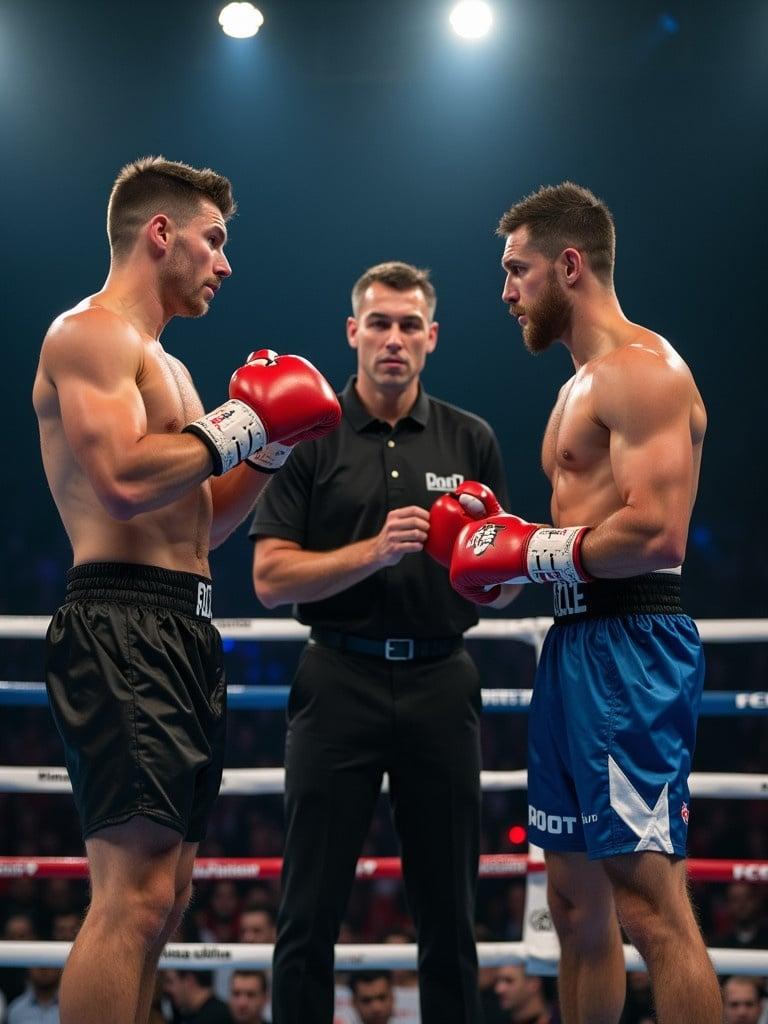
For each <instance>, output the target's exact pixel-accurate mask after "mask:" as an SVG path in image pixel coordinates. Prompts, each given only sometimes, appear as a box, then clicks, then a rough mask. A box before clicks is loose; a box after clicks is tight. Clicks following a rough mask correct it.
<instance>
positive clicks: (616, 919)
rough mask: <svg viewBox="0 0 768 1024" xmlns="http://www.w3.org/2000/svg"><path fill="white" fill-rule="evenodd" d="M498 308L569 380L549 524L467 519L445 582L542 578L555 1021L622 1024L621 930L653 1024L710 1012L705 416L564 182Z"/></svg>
mask: <svg viewBox="0 0 768 1024" xmlns="http://www.w3.org/2000/svg"><path fill="white" fill-rule="evenodd" d="M499 234H500V235H502V236H503V237H504V238H505V240H506V244H505V248H504V255H503V258H502V266H503V269H504V271H505V273H506V280H505V284H504V291H503V299H504V301H505V302H506V303H507V304H508V306H509V311H510V314H511V315H512V316H514V317H515V318H516V319H517V321H518V323H519V324H520V326H521V328H522V332H523V340H524V342H525V345H526V347H527V348H528V349H529V351H531V352H533V353H538V352H542V351H544V350H545V349H547V348H548V347H549V346H550V345H551V344H552V342H554V341H560V342H561V343H562V344H563V345H564V346H565V347H566V348H567V349H568V351H569V353H570V355H571V357H572V360H573V364H574V367H575V373H574V375H573V376H572V377H571V378H570V380H568V381H567V382H566V383H565V385H564V386H563V387H562V389H561V391H560V394H559V396H558V399H557V401H556V403H555V407H554V410H553V412H552V414H551V416H550V420H549V423H548V425H547V428H546V431H545V435H544V442H543V450H542V463H543V467H544V470H545V472H546V473H547V475H548V477H549V479H550V481H551V483H552V500H551V513H552V520H553V523H554V524H555V525H554V526H551V527H550V526H541V525H538V524H531V523H526V522H525V521H524V520H522V519H519V518H518V517H517V516H513V515H508V514H506V513H501V514H498V515H491V516H485V517H484V518H480V519H479V521H477V522H471V523H467V524H466V525H464V526H463V527H462V529H461V531H460V532H459V533H458V537H457V539H456V542H455V544H454V546H453V551H452V557H451V569H450V571H451V582H452V583H453V586H454V587H455V588H456V590H458V592H459V593H460V594H463V596H464V597H466V598H468V599H469V600H473V601H476V602H479V603H482V604H491V603H498V602H499V600H500V598H501V597H502V596H508V595H507V592H508V588H509V587H514V586H518V585H520V584H524V583H528V582H537V583H552V584H553V585H554V598H555V624H554V626H553V627H552V629H551V631H550V633H549V635H548V636H547V639H546V642H545V645H544V650H543V652H542V657H541V661H540V664H539V669H538V673H537V677H536V683H535V687H534V697H533V703H532V705H531V714H530V724H529V764H528V788H529V800H530V807H529V822H530V836H531V839H532V840H533V841H534V842H535V843H538V844H540V845H541V846H542V847H543V848H544V850H545V851H546V862H547V871H548V887H549V888H548V898H549V906H550V910H551V913H552V918H553V921H554V924H555V928H556V930H557V934H558V937H559V939H560V946H561V958H560V969H559V975H560V979H559V980H560V1004H561V1009H562V1012H563V1020H564V1024H617V1022H618V1020H619V1017H620V1015H621V1011H622V1007H623V1004H624V995H625V990H626V982H625V969H624V959H623V953H622V938H621V932H620V929H619V923H621V925H622V926H623V927H624V929H625V931H626V933H627V935H628V936H629V938H630V940H631V941H632V942H633V943H634V944H635V946H636V947H637V948H638V950H639V952H640V953H641V955H642V956H643V958H644V960H645V962H646V964H647V966H648V971H649V974H650V978H651V985H652V988H653V994H654V1000H655V1005H656V1010H657V1014H658V1017H657V1019H658V1020H659V1021H660V1022H665V1024H719V1022H720V1021H721V1019H722V1005H721V1000H720V993H719V990H718V985H717V979H716V977H715V974H714V972H713V970H712V967H711V964H710V962H709V958H708V956H707V952H706V948H705V946H704V943H703V941H702V937H701V933H700V931H699V928H698V925H697V923H696V919H695V916H694V914H693V910H692V908H691V905H690V901H689V898H688V895H687V891H686V885H685V860H684V857H685V834H686V826H687V823H688V813H689V812H688V804H689V801H688V788H687V777H688V772H689V770H690V766H691V757H692V754H693V746H694V739H695V731H696V719H697V716H698V710H699V703H700V698H701V687H702V678H703V658H702V652H701V644H700V641H699V638H698V634H697V632H696V627H695V626H694V624H693V622H692V621H691V620H690V619H689V618H688V617H687V616H686V615H684V614H683V610H682V607H681V604H680V575H679V573H680V565H681V563H682V561H683V557H684V554H685V545H686V540H687V533H688V524H689V521H690V515H691V509H692V507H693V503H694V500H695V498H696V491H697V487H698V479H699V467H700V464H701V450H702V443H703V439H704V432H705V429H706V413H705V410H704V405H703V402H702V400H701V396H700V394H699V392H698V389H697V388H696V384H695V382H694V380H693V377H692V375H691V372H690V370H689V369H688V367H687V366H686V365H685V363H684V362H683V360H682V359H681V358H680V356H679V355H678V354H677V353H676V352H675V351H674V349H673V348H672V347H671V346H670V345H669V344H668V342H666V341H665V340H664V339H663V338H661V337H660V336H659V335H657V334H654V333H653V332H652V331H649V330H647V329H646V328H644V327H641V326H640V325H638V324H635V323H631V322H630V321H629V320H627V318H626V317H625V316H624V314H623V313H622V311H621V307H620V306H619V302H618V299H617V297H616V293H615V291H614V288H613V264H614V252H615V231H614V225H613V218H612V216H611V214H610V211H609V210H608V209H607V207H606V206H605V205H604V203H602V202H601V201H600V200H599V199H597V198H596V197H595V196H594V195H593V194H592V193H591V192H590V191H589V190H588V189H585V188H582V187H580V186H578V185H574V184H572V183H571V182H564V183H563V184H561V185H558V186H554V187H545V188H542V189H540V190H539V191H538V192H536V193H534V194H533V195H530V196H528V197H526V198H525V199H523V200H521V201H520V202H519V203H517V204H516V205H515V206H513V207H512V208H511V209H510V210H508V211H507V212H506V213H505V214H504V215H503V217H502V218H501V222H500V224H499Z"/></svg>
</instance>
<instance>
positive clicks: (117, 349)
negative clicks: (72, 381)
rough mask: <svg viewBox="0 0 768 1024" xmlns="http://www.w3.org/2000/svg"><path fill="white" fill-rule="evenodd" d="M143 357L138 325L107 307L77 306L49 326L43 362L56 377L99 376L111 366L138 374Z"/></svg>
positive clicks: (113, 368)
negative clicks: (70, 374) (133, 324)
mask: <svg viewBox="0 0 768 1024" xmlns="http://www.w3.org/2000/svg"><path fill="white" fill-rule="evenodd" d="M142 357H143V344H142V338H141V335H140V334H139V332H138V331H137V330H136V328H135V327H133V326H132V325H131V324H129V323H127V321H125V320H124V319H123V318H122V317H120V316H118V315H117V314H116V313H113V312H112V311H111V310H108V309H104V308H103V307H93V306H91V307H83V306H76V307H75V308H74V309H71V310H68V311H67V312H66V313H62V314H61V315H60V316H58V317H57V318H56V319H55V320H54V321H53V323H52V324H51V326H50V327H49V329H48V333H47V334H46V336H45V339H44V341H43V347H42V351H41V354H40V364H41V368H42V369H43V370H44V371H45V372H46V373H47V374H48V376H50V377H51V378H52V379H55V378H56V377H57V376H58V375H60V374H69V373H75V374H78V375H82V376H84V377H92V376H99V373H100V371H101V370H102V369H105V368H110V367H111V370H112V371H114V372H118V373H125V372H131V373H132V374H133V375H134V376H135V374H136V373H137V372H138V370H139V368H140V366H141V363H142Z"/></svg>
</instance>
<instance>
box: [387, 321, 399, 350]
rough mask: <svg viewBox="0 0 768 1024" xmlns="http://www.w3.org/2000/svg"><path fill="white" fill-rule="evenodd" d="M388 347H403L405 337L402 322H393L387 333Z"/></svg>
mask: <svg viewBox="0 0 768 1024" xmlns="http://www.w3.org/2000/svg"><path fill="white" fill-rule="evenodd" d="M386 344H387V348H391V349H399V348H402V347H403V339H402V336H401V334H400V324H392V326H391V328H390V330H389V334H388V335H387V342H386Z"/></svg>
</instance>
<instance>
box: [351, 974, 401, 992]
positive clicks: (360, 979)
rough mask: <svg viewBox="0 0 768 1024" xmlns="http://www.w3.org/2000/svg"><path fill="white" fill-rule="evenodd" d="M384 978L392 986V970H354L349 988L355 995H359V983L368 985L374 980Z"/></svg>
mask: <svg viewBox="0 0 768 1024" xmlns="http://www.w3.org/2000/svg"><path fill="white" fill-rule="evenodd" d="M380 978H383V979H384V981H386V982H387V984H388V985H389V986H390V988H391V987H392V972H391V971H385V970H371V971H352V972H351V973H350V975H349V983H348V984H349V988H350V991H351V992H352V994H353V995H357V987H358V985H361V984H362V985H368V984H369V983H370V982H372V981H378V980H379V979H380Z"/></svg>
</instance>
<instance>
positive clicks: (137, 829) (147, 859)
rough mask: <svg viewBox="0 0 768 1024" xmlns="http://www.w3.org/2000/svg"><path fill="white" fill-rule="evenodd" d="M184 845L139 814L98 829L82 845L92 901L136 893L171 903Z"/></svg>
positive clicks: (170, 831)
mask: <svg viewBox="0 0 768 1024" xmlns="http://www.w3.org/2000/svg"><path fill="white" fill-rule="evenodd" d="M184 845H185V844H183V843H182V839H181V836H180V835H179V833H178V832H177V831H176V830H175V829H172V828H168V827H167V826H165V825H160V824H158V823H157V822H155V821H152V820H150V819H148V818H145V817H142V816H139V815H137V816H134V817H132V818H131V819H130V820H129V821H127V822H124V823H123V824H120V825H110V826H108V827H106V828H103V829H101V830H100V831H99V832H98V833H96V834H95V835H93V836H91V837H90V838H88V839H86V842H85V846H86V850H87V853H88V866H89V871H90V877H91V888H92V892H93V899H94V901H96V900H98V899H102V898H106V899H107V900H114V901H117V902H120V901H123V900H124V899H125V897H126V896H127V895H128V894H129V893H138V894H143V895H154V896H156V897H157V899H158V900H160V901H165V900H170V902H172V901H173V895H174V893H175V891H176V877H177V871H178V868H179V864H180V856H181V853H182V848H183V846H184Z"/></svg>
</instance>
